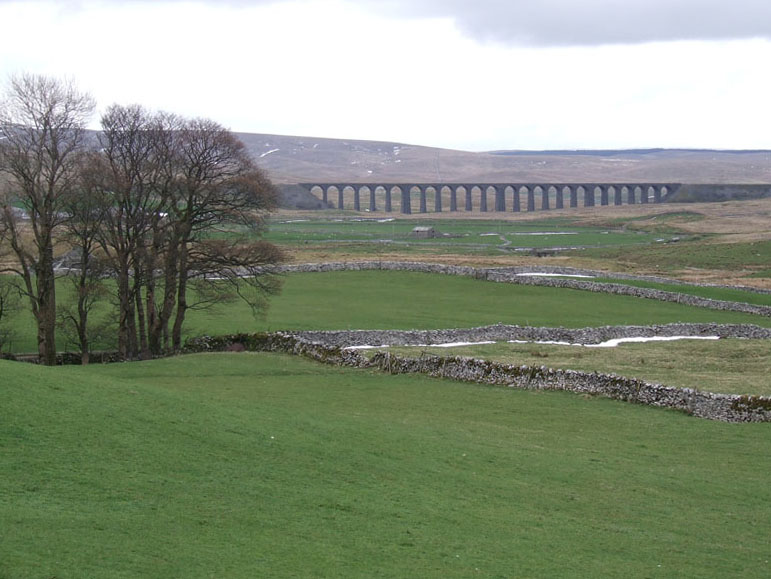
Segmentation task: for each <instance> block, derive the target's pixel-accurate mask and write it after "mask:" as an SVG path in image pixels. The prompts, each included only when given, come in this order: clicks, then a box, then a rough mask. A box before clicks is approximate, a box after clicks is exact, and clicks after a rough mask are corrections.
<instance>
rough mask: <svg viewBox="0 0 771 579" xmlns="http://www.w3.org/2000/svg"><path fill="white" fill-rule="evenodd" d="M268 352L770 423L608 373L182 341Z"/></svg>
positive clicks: (758, 402)
mask: <svg viewBox="0 0 771 579" xmlns="http://www.w3.org/2000/svg"><path fill="white" fill-rule="evenodd" d="M227 350H231V351H243V350H250V351H272V352H284V353H290V354H294V355H300V356H305V357H308V358H311V359H314V360H317V361H319V362H324V363H327V364H335V365H340V366H350V367H356V368H376V369H379V370H381V371H384V372H389V373H392V374H406V373H421V374H427V375H429V376H435V377H439V378H449V379H453V380H462V381H467V382H477V383H483V384H491V385H500V386H507V387H512V388H526V389H539V390H567V391H571V392H579V393H584V394H591V395H597V396H606V397H608V398H614V399H616V400H624V401H627V402H635V403H639V404H648V405H651V406H661V407H666V408H673V409H676V410H680V411H682V412H686V413H688V414H690V415H692V416H696V417H699V418H707V419H710V420H720V421H724V422H769V421H771V398H768V397H762V396H738V395H727V394H712V393H710V392H701V391H697V390H693V389H690V388H673V387H670V386H662V385H660V384H651V383H648V382H645V381H642V380H638V379H635V378H625V377H622V376H616V375H614V374H600V373H588V372H579V371H575V370H555V369H551V368H547V367H545V366H513V365H509V364H500V363H497V362H491V361H488V360H477V359H473V358H462V357H439V356H421V357H420V358H406V357H401V356H396V355H393V354H391V353H390V352H385V353H377V354H375V355H374V356H373V357H372V358H371V359H370V358H368V357H366V356H363V355H361V354H360V353H359V352H357V351H355V350H347V349H345V348H341V347H339V346H329V345H324V344H321V343H314V342H312V341H309V340H307V339H303V338H301V337H299V336H297V335H290V334H285V333H280V332H279V333H274V334H235V335H230V336H219V337H208V336H203V337H200V338H196V339H194V340H190V341H188V343H187V346H186V351H187V352H205V351H227Z"/></svg>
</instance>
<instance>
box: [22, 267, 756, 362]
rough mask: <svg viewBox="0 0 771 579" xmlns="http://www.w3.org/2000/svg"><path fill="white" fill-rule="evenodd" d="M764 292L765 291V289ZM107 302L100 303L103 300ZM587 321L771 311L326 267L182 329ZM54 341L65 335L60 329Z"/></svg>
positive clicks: (26, 342) (191, 317)
mask: <svg viewBox="0 0 771 579" xmlns="http://www.w3.org/2000/svg"><path fill="white" fill-rule="evenodd" d="M763 297H765V296H763ZM106 305H107V304H105V307H106ZM498 322H500V323H505V324H519V325H527V326H564V327H573V328H577V327H588V326H605V325H618V324H664V323H670V322H720V323H751V324H758V325H762V326H771V318H766V317H762V316H752V315H749V314H738V313H732V312H719V311H715V310H709V309H706V308H694V307H689V306H684V305H680V304H675V303H665V302H658V301H655V300H646V299H641V298H634V297H629V296H614V295H605V294H597V293H591V292H585V291H580V290H567V289H559V288H548V287H535V286H517V285H511V284H501V283H493V282H484V281H479V280H474V279H472V278H461V277H452V276H444V275H432V274H422V273H411V272H378V271H360V272H329V273H309V274H291V275H288V276H286V278H285V284H284V288H283V291H282V293H281V294H280V295H278V296H275V297H273V298H271V300H270V307H269V309H268V311H267V315H266V316H264V317H263V318H261V319H260V318H258V319H256V318H255V317H254V316H253V315H252V312H251V310H249V308H248V307H246V306H245V305H244V304H243V303H242V302H234V303H231V304H228V305H224V306H221V307H218V308H217V309H214V310H207V311H193V312H190V313H189V314H188V317H187V321H186V328H187V335H200V334H225V333H231V332H253V331H260V330H288V329H291V330H316V329H327V330H333V329H337V330H339V329H366V328H374V329H432V328H454V327H458V328H464V327H466V328H468V327H475V326H481V325H486V324H495V323H498ZM10 323H11V324H13V328H14V330H15V332H16V335H17V337H16V339H15V340H14V342H13V344H12V349H13V350H14V351H17V352H19V351H21V352H25V351H27V352H29V351H34V350H35V348H36V345H35V344H36V343H35V333H34V325H33V324H32V323H31V319H30V314H29V313H28V312H26V311H25V312H23V313H22V314H20V315H18V316H16V317H15V318H11V320H10ZM59 341H60V349H64V347H65V343H64V340H63V339H62V335H61V334H59Z"/></svg>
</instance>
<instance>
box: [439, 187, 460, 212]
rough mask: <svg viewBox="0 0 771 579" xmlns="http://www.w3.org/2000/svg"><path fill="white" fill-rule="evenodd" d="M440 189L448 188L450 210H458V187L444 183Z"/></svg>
mask: <svg viewBox="0 0 771 579" xmlns="http://www.w3.org/2000/svg"><path fill="white" fill-rule="evenodd" d="M442 189H449V190H450V211H452V212H455V211H457V210H458V189H459V187H450V186H448V185H445V186H444V187H442Z"/></svg>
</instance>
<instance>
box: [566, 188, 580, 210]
mask: <svg viewBox="0 0 771 579" xmlns="http://www.w3.org/2000/svg"><path fill="white" fill-rule="evenodd" d="M567 189H568V191H569V192H570V206H571V207H578V190H579V189H582V187H571V186H569V185H568V187H567Z"/></svg>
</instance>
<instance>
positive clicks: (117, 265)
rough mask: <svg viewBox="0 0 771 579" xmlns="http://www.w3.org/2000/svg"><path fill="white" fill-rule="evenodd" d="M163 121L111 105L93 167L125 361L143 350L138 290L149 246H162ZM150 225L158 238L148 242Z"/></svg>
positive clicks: (143, 319) (142, 314)
mask: <svg viewBox="0 0 771 579" xmlns="http://www.w3.org/2000/svg"><path fill="white" fill-rule="evenodd" d="M164 123H165V120H163V119H160V120H159V118H158V117H157V116H156V115H154V114H152V113H150V112H148V111H147V110H145V109H144V108H142V107H140V106H137V105H132V106H128V107H123V106H118V105H113V106H111V107H110V108H109V109H108V110H107V112H106V113H105V114H104V115H103V117H102V132H101V134H100V136H99V141H100V144H101V146H102V150H101V158H100V159H99V160H98V161H97V165H96V168H95V172H96V174H97V175H101V183H99V184H97V185H96V186H97V188H98V189H101V191H102V201H103V203H104V210H103V217H102V222H101V228H100V233H99V236H98V239H99V243H100V245H101V248H102V250H103V251H104V253H105V255H106V257H107V259H108V260H109V262H110V264H111V267H112V269H113V271H114V272H115V277H116V282H117V294H118V310H119V316H118V351H119V353H120V355H121V356H122V357H124V358H135V357H138V356H139V355H140V354H141V353H142V352H144V351H146V350H147V345H146V331H145V329H146V316H145V310H144V307H143V304H142V294H141V290H142V288H143V287H145V285H146V281H147V280H146V276H145V274H146V273H147V272H148V271H150V272H153V271H154V269H155V267H154V265H149V266H148V261H147V260H148V258H149V256H150V255H152V253H153V252H152V247H153V246H154V244H155V243H156V242H157V243H159V244H160V243H162V234H161V233H160V231H159V224H160V216H161V215H162V214H164V213H165V211H164V209H165V201H164V194H163V190H164V189H165V188H167V186H168V185H167V184H166V183H167V181H168V180H169V177H168V175H169V173H170V169H169V161H168V160H167V159H164V158H163V155H165V154H166V153H165V152H164V143H163V142H162V139H163V138H164V137H165V136H166V131H165V130H164V129H163V124H164ZM159 125H160V126H159ZM154 227H155V230H156V231H158V235H159V238H158V239H157V240H153V241H150V242H149V241H148V239H149V238H150V237H151V235H152V232H153V231H154ZM148 243H149V247H148ZM152 275H154V273H153V274H152Z"/></svg>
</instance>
